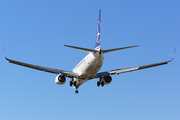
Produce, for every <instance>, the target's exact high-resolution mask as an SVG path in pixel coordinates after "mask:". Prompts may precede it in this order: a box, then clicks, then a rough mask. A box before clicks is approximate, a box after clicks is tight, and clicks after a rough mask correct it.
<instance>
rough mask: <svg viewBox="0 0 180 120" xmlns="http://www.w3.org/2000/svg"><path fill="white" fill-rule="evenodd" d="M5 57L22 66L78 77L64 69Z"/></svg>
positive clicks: (76, 74)
mask: <svg viewBox="0 0 180 120" xmlns="http://www.w3.org/2000/svg"><path fill="white" fill-rule="evenodd" d="M5 58H6V60H7V61H9V62H10V63H13V64H17V65H21V66H24V67H28V68H33V69H36V70H41V71H45V72H49V73H54V74H59V73H61V74H63V75H65V76H66V77H70V78H72V77H79V75H78V73H74V72H69V71H64V70H58V69H53V68H48V67H42V66H38V65H32V64H28V63H23V62H19V61H15V60H11V59H8V58H7V57H5Z"/></svg>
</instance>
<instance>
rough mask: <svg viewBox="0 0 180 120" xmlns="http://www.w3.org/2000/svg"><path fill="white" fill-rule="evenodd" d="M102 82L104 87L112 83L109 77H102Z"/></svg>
mask: <svg viewBox="0 0 180 120" xmlns="http://www.w3.org/2000/svg"><path fill="white" fill-rule="evenodd" d="M102 81H103V82H104V85H107V84H110V83H111V81H112V77H111V76H104V77H103V78H102Z"/></svg>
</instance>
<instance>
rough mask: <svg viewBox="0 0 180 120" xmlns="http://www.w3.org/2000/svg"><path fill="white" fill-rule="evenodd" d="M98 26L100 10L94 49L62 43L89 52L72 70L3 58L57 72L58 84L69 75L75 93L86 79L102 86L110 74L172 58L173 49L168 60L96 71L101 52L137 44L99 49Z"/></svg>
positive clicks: (141, 67)
mask: <svg viewBox="0 0 180 120" xmlns="http://www.w3.org/2000/svg"><path fill="white" fill-rule="evenodd" d="M100 27H101V10H99V20H98V27H97V35H96V44H95V49H87V48H81V47H75V46H69V45H64V46H66V47H70V48H75V49H79V50H82V51H86V52H89V54H88V55H87V56H86V57H85V58H84V59H83V60H82V61H81V62H80V63H79V64H78V65H77V66H76V67H75V68H74V69H73V70H72V72H70V71H65V70H59V69H53V68H48V67H42V66H37V65H32V64H27V63H23V62H19V61H15V60H12V59H8V58H7V57H6V53H5V58H6V60H7V61H9V62H10V63H13V64H17V65H21V66H25V67H29V68H33V69H36V70H41V71H45V72H49V73H54V74H57V76H56V78H55V83H56V84H59V85H62V84H65V82H66V77H69V78H71V81H70V86H74V88H75V89H76V90H75V93H78V90H77V89H78V88H79V86H81V85H82V84H83V83H84V82H86V81H88V80H91V79H94V78H99V81H97V86H98V87H99V86H100V85H101V86H102V87H103V86H104V85H107V84H110V83H111V81H112V77H111V75H114V74H118V75H120V74H121V73H125V72H133V71H136V70H141V69H145V68H150V67H155V66H159V65H164V64H167V63H169V62H171V61H172V60H173V59H174V54H175V51H174V54H173V58H172V60H169V61H165V62H160V63H155V64H149V65H144V66H138V67H130V68H125V69H116V70H111V71H105V72H99V73H98V71H99V70H100V68H101V67H102V65H103V59H104V58H103V54H104V53H107V52H112V51H116V50H122V49H127V48H133V47H138V45H136V46H129V47H122V48H115V49H109V50H101V48H100Z"/></svg>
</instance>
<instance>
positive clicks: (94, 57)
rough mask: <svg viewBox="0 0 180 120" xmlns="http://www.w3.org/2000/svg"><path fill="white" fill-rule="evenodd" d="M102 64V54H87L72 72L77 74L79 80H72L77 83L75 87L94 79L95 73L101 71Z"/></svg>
mask: <svg viewBox="0 0 180 120" xmlns="http://www.w3.org/2000/svg"><path fill="white" fill-rule="evenodd" d="M102 64H103V54H102V53H101V54H100V53H99V52H96V53H89V54H88V55H87V56H86V57H85V58H84V59H83V60H82V61H81V62H80V63H79V64H78V65H77V66H76V67H75V68H74V69H73V72H75V73H78V74H79V78H74V80H75V81H76V82H77V85H76V87H79V86H80V85H81V84H83V83H84V82H86V81H87V80H90V79H91V78H94V76H96V73H97V72H98V71H99V70H100V69H101V67H102Z"/></svg>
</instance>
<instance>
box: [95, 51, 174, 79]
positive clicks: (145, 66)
mask: <svg viewBox="0 0 180 120" xmlns="http://www.w3.org/2000/svg"><path fill="white" fill-rule="evenodd" d="M175 50H176V49H175ZM175 50H174V54H173V57H172V59H171V60H169V61H165V62H160V63H154V64H149V65H143V66H138V67H130V68H125V69H116V70H111V71H106V72H100V73H97V74H96V78H101V77H104V76H106V75H114V74H118V75H119V74H121V73H125V72H133V71H136V70H141V69H145V68H151V67H156V66H159V65H165V64H168V63H169V62H171V61H172V60H173V59H174V55H175Z"/></svg>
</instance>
